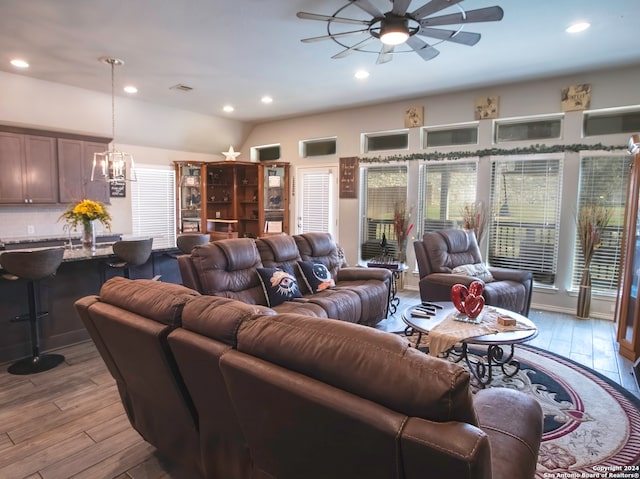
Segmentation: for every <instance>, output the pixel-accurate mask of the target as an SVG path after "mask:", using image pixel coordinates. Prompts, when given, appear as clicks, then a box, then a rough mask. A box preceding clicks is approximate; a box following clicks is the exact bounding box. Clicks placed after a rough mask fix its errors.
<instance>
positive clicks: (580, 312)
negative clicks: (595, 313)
mask: <svg viewBox="0 0 640 479" xmlns="http://www.w3.org/2000/svg"><path fill="white" fill-rule="evenodd" d="M590 309H591V272H590V271H589V268H588V267H587V268H585V269H584V270H583V271H582V278H581V279H580V290H579V291H578V306H577V311H576V316H577V317H578V318H580V319H587V318H589V310H590Z"/></svg>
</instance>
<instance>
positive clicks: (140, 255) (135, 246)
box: [102, 238, 153, 283]
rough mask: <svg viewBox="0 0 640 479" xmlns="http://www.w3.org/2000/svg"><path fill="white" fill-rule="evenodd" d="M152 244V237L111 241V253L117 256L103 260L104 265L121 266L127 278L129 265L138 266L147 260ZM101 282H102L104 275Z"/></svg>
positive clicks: (110, 266)
mask: <svg viewBox="0 0 640 479" xmlns="http://www.w3.org/2000/svg"><path fill="white" fill-rule="evenodd" d="M152 246H153V238H147V239H142V240H122V241H116V242H115V243H113V254H115V255H116V256H117V257H118V258H117V259H116V261H107V262H105V265H106V266H107V267H109V268H122V270H123V274H124V277H125V278H129V277H130V267H131V266H140V265H142V264H145V263H146V262H147V261H148V260H149V257H150V256H151V248H152ZM103 274H104V272H103ZM102 282H103V283H104V276H103V281H102Z"/></svg>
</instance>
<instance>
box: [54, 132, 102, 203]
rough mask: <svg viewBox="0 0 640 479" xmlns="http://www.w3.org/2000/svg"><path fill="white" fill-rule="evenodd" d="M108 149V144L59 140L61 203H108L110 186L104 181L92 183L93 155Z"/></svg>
mask: <svg viewBox="0 0 640 479" xmlns="http://www.w3.org/2000/svg"><path fill="white" fill-rule="evenodd" d="M108 147H109V145H108V143H98V142H92V141H84V140H76V139H69V138H59V139H58V182H59V185H60V202H61V203H71V202H75V201H80V200H82V199H89V200H95V201H101V202H103V203H108V202H109V184H108V183H107V182H106V181H91V169H92V168H93V155H94V153H101V152H103V151H106V150H107V149H108Z"/></svg>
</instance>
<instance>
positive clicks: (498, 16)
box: [420, 7, 504, 27]
mask: <svg viewBox="0 0 640 479" xmlns="http://www.w3.org/2000/svg"><path fill="white" fill-rule="evenodd" d="M503 16H504V11H503V10H502V8H500V7H487V8H479V9H478V10H469V11H467V12H466V13H465V15H464V16H463V15H462V13H453V14H451V15H442V16H441V17H433V18H424V19H422V20H420V25H421V26H423V27H434V26H438V25H454V24H456V23H476V22H495V21H497V20H502V17H503Z"/></svg>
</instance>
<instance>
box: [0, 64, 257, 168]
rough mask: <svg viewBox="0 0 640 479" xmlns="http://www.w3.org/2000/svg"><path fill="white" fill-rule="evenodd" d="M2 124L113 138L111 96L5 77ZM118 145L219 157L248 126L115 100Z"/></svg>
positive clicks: (0, 83) (0, 78)
mask: <svg viewBox="0 0 640 479" xmlns="http://www.w3.org/2000/svg"><path fill="white" fill-rule="evenodd" d="M0 90H1V91H3V92H5V94H3V95H2V97H1V98H0V102H1V103H0V106H1V108H0V123H2V124H11V125H17V126H24V127H29V128H39V129H45V130H56V131H64V132H72V133H79V134H85V135H95V136H102V137H107V138H111V136H112V125H111V95H108V94H103V93H97V92H93V91H89V90H83V89H81V88H76V87H71V86H67V85H62V84H59V83H53V82H48V81H43V80H38V79H35V78H29V77H26V76H22V75H15V74H11V73H5V72H0ZM115 117H116V118H115V119H116V142H117V144H118V145H119V146H118V148H119V149H122V147H121V146H120V145H121V144H129V145H141V146H150V147H155V148H163V149H167V150H176V151H192V152H197V153H208V154H215V155H218V156H219V159H224V156H223V155H222V154H221V153H222V152H223V151H227V150H228V148H229V145H233V146H234V147H235V148H238V147H239V146H240V145H241V144H242V143H243V142H244V140H245V138H246V137H247V135H248V133H249V131H250V130H251V125H250V124H248V123H244V122H240V121H237V120H232V119H228V118H221V117H216V116H209V115H202V114H199V113H194V112H191V111H186V110H180V109H177V108H170V107H165V106H161V105H155V104H152V103H147V102H142V101H138V100H135V99H134V98H129V97H121V96H116V99H115Z"/></svg>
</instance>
